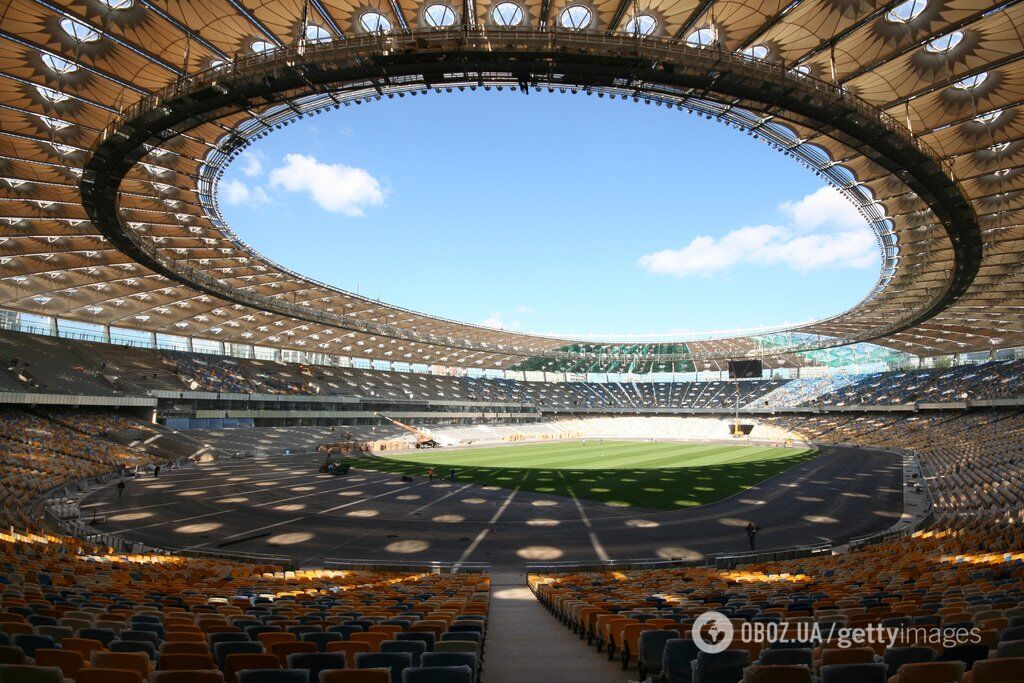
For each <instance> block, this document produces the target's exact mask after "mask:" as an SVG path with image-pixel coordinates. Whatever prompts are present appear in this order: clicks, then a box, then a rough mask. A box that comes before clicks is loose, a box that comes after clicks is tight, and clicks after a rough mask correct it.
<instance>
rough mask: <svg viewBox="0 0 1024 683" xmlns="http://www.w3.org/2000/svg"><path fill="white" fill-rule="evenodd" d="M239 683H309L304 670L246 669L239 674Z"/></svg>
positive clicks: (307, 675)
mask: <svg viewBox="0 0 1024 683" xmlns="http://www.w3.org/2000/svg"><path fill="white" fill-rule="evenodd" d="M237 680H238V683H309V680H310V679H309V672H308V671H306V670H304V669H245V670H243V671H239V672H238V679H237Z"/></svg>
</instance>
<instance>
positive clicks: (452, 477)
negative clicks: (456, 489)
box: [448, 467, 455, 484]
mask: <svg viewBox="0 0 1024 683" xmlns="http://www.w3.org/2000/svg"><path fill="white" fill-rule="evenodd" d="M448 480H449V481H451V483H453V484H454V483H455V468H454V467H453V468H452V469H451V470H450V471H449V472H448Z"/></svg>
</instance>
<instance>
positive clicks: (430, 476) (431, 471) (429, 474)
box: [427, 467, 434, 481]
mask: <svg viewBox="0 0 1024 683" xmlns="http://www.w3.org/2000/svg"><path fill="white" fill-rule="evenodd" d="M427 479H428V480H429V481H434V468H433V467H431V468H430V469H428V470H427Z"/></svg>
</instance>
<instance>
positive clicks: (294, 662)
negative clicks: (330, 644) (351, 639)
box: [288, 652, 346, 681]
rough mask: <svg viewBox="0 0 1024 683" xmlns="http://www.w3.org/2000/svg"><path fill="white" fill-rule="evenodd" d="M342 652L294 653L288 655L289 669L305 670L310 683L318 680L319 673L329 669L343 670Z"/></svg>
mask: <svg viewBox="0 0 1024 683" xmlns="http://www.w3.org/2000/svg"><path fill="white" fill-rule="evenodd" d="M345 665H346V661H345V653H344V652H316V653H312V652H294V653H292V654H290V655H288V668H289V669H305V670H306V671H308V672H309V678H310V680H311V681H318V680H320V672H321V671H328V670H330V669H344V668H345Z"/></svg>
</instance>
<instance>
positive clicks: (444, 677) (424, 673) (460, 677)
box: [391, 666, 473, 683]
mask: <svg viewBox="0 0 1024 683" xmlns="http://www.w3.org/2000/svg"><path fill="white" fill-rule="evenodd" d="M391 680H395V679H391ZM400 680H401V681H402V683H472V681H473V672H472V671H471V670H470V668H469V667H468V666H418V667H410V668H408V669H406V670H405V671H403V672H402V678H401V679H400Z"/></svg>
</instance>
